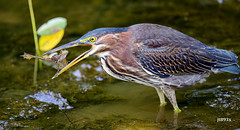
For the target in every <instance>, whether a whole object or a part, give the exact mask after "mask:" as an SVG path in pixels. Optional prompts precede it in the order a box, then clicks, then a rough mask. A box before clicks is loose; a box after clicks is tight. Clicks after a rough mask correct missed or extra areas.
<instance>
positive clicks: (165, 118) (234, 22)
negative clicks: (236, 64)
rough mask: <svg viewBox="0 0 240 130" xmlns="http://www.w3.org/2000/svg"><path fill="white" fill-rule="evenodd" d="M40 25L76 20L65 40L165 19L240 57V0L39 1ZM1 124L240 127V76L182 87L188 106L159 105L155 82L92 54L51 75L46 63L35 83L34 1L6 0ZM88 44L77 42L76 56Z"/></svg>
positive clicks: (182, 102)
mask: <svg viewBox="0 0 240 130" xmlns="http://www.w3.org/2000/svg"><path fill="white" fill-rule="evenodd" d="M33 5H34V10H35V17H36V22H37V26H38V27H39V26H40V25H41V24H42V23H44V22H46V21H47V20H49V19H51V18H53V17H58V16H62V17H65V18H67V19H68V26H67V28H66V33H65V36H64V38H63V40H62V42H61V44H64V43H67V42H70V41H72V40H75V39H77V38H79V37H80V36H81V35H83V34H85V33H86V32H88V31H90V30H92V29H95V28H99V27H106V26H110V27H124V26H129V25H132V24H136V23H157V24H161V25H165V26H170V27H173V28H175V29H177V30H179V31H181V32H184V33H185V34H188V35H190V36H192V37H194V38H196V39H198V40H200V41H202V42H203V43H206V44H208V45H210V46H216V47H218V48H223V49H226V50H231V51H233V52H234V53H235V54H237V55H238V56H240V32H239V28H240V24H239V21H240V1H238V0H224V1H217V0H195V1H192V0H189V1H187V0H184V1H178V0H174V1H168V0H161V1H157V0H156V1H155V0H152V1H143V0H138V1H129V0H121V1H120V0H119V1H109V0H95V1H78V0H71V2H69V1H64V0H58V1H54V0H52V1H47V0H41V1H33ZM0 39H1V43H0V52H1V57H0V60H1V63H0V129H6V128H28V129H41V128H43V129H237V128H240V119H239V116H240V112H239V106H240V96H239V95H240V94H239V89H240V82H239V75H233V74H228V73H224V74H216V75H214V74H213V75H211V76H210V77H209V78H208V79H207V82H204V83H202V84H196V85H195V86H192V87H188V88H184V89H180V90H177V92H176V94H177V101H178V104H179V107H180V108H181V109H182V112H181V113H180V114H178V115H177V114H174V113H173V108H172V106H171V104H170V103H169V102H168V104H167V106H166V107H165V108H159V107H158V105H159V99H158V96H157V93H156V92H155V89H153V88H151V87H147V86H143V85H139V84H134V83H128V82H124V81H119V80H116V79H114V78H112V77H110V76H108V75H106V74H105V73H104V72H103V70H102V69H101V67H99V62H98V61H97V59H98V58H97V57H89V58H88V59H86V60H84V61H82V62H81V63H79V64H77V65H75V66H74V67H72V68H71V69H70V70H68V71H66V72H64V73H63V74H62V75H60V76H59V77H58V78H56V79H54V80H51V77H52V76H53V75H54V74H55V73H56V70H55V69H53V68H51V67H49V66H43V70H41V71H39V72H38V85H37V86H33V85H32V82H33V81H32V78H33V65H34V60H30V61H28V60H24V59H23V58H22V57H20V55H22V54H23V52H28V53H30V54H34V43H33V37H32V29H31V23H30V16H29V11H28V5H27V1H13V0H11V1H9V0H1V1H0ZM87 49H89V48H88V47H76V48H72V49H69V51H70V54H69V57H68V60H72V59H74V58H76V57H77V56H79V55H80V54H81V53H83V52H84V51H86V50H87Z"/></svg>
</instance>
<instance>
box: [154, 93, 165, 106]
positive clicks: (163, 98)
mask: <svg viewBox="0 0 240 130" xmlns="http://www.w3.org/2000/svg"><path fill="white" fill-rule="evenodd" d="M155 89H156V90H157V93H158V96H159V99H160V107H162V106H165V105H166V104H167V102H166V101H165V97H164V94H163V91H162V90H161V89H160V88H155Z"/></svg>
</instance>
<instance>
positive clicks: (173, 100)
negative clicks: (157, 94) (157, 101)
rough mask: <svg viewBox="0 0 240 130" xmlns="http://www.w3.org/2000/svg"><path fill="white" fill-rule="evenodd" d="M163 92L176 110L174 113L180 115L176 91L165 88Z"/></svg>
mask: <svg viewBox="0 0 240 130" xmlns="http://www.w3.org/2000/svg"><path fill="white" fill-rule="evenodd" d="M162 90H163V92H164V94H165V95H166V97H167V98H168V99H169V101H170V102H171V104H172V105H173V108H174V112H175V113H180V112H181V110H180V109H179V108H178V104H177V100H176V95H175V90H174V89H172V88H171V87H169V86H163V87H162Z"/></svg>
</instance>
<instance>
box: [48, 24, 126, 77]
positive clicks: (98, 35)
mask: <svg viewBox="0 0 240 130" xmlns="http://www.w3.org/2000/svg"><path fill="white" fill-rule="evenodd" d="M127 30H128V28H127V27H125V28H99V29H95V30H93V31H90V32H88V33H87V34H85V35H83V36H82V37H81V38H79V39H78V40H76V41H73V42H70V43H67V44H65V45H62V46H60V47H57V48H54V49H52V50H50V51H48V52H46V53H44V54H43V55H47V54H50V53H52V52H56V51H59V50H63V49H66V48H71V47H76V46H91V49H90V50H88V51H86V52H84V53H83V54H81V55H80V56H78V57H77V58H75V59H74V60H73V61H71V62H70V63H69V64H68V65H66V66H65V67H64V68H63V69H62V70H60V71H59V72H57V73H56V74H55V75H54V77H53V78H56V77H57V76H58V75H60V74H62V73H63V72H64V71H66V70H67V69H68V68H70V67H72V66H73V65H75V64H77V63H78V62H79V61H81V60H83V59H85V58H87V57H89V56H91V55H97V56H99V57H103V56H107V55H108V54H109V53H110V51H111V50H112V49H113V48H114V45H115V44H116V41H117V40H118V37H117V35H115V34H118V33H121V32H126V31H127Z"/></svg>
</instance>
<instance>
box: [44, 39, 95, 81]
mask: <svg viewBox="0 0 240 130" xmlns="http://www.w3.org/2000/svg"><path fill="white" fill-rule="evenodd" d="M84 45H85V46H86V45H87V46H91V44H88V43H84V42H79V41H73V42H70V43H67V44H65V45H62V46H60V47H57V48H55V49H52V50H50V51H48V52H46V53H44V54H43V56H44V55H47V54H50V53H52V52H56V51H59V50H63V49H66V48H71V47H76V46H84ZM91 51H92V48H91V49H90V50H88V51H86V52H84V53H83V54H81V55H80V56H78V57H77V58H75V59H74V60H73V61H71V62H70V63H69V64H68V65H66V66H65V67H64V68H63V69H62V70H60V71H58V72H57V73H56V74H55V75H54V76H53V77H52V79H54V78H56V77H58V76H59V75H60V74H62V73H63V72H64V71H66V70H67V69H69V68H70V67H72V66H73V65H75V64H77V63H78V62H79V61H81V60H83V59H85V58H87V57H88V56H89V55H90V52H91Z"/></svg>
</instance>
